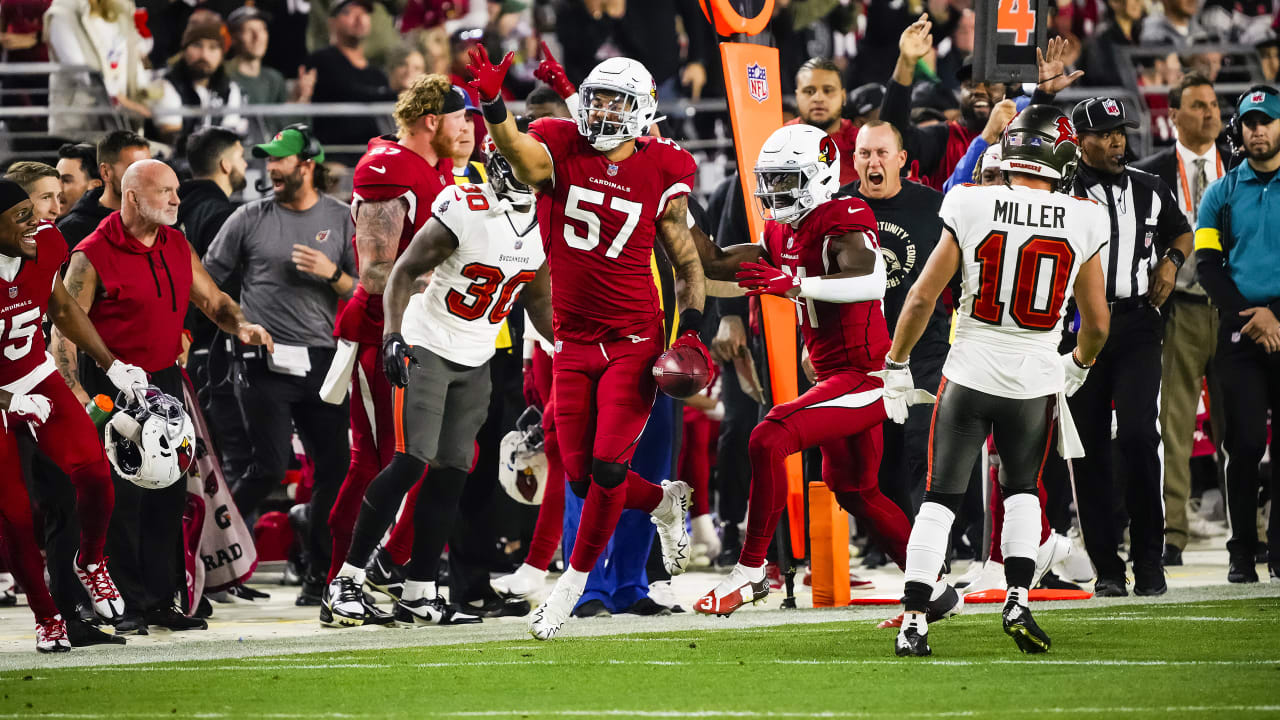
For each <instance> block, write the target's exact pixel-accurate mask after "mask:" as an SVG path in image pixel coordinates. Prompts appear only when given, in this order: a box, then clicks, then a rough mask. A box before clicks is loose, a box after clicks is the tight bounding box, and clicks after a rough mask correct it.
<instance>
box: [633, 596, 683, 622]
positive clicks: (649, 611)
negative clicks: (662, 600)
mask: <svg viewBox="0 0 1280 720" xmlns="http://www.w3.org/2000/svg"><path fill="white" fill-rule="evenodd" d="M623 612H624V613H627V614H628V615H657V616H663V617H665V616H667V615H670V614H671V608H669V607H667V606H666V605H661V604H659V603H658V601H657V600H654V599H653V598H651V597H649V596H648V595H645V596H644V597H642V598H640V599H639V600H637V601H635V602H633V603H631V607H629V608H627V609H626V610H623Z"/></svg>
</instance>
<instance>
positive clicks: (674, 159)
mask: <svg viewBox="0 0 1280 720" xmlns="http://www.w3.org/2000/svg"><path fill="white" fill-rule="evenodd" d="M650 144H651V146H652V147H653V148H654V150H655V151H657V152H658V153H659V157H661V158H662V159H661V161H660V167H662V169H663V171H664V185H665V187H663V188H662V199H661V200H659V201H658V216H659V217H661V216H662V214H663V213H665V212H666V211H667V203H668V202H670V201H671V199H672V198H677V197H680V196H681V195H688V194H690V193H692V192H693V183H694V179H695V177H696V176H697V174H698V163H697V162H695V161H694V159H693V156H692V155H690V154H689V151H688V150H685V149H684V148H682V147H680V146H679V145H677V144H676V143H675V142H673V141H671V140H668V139H666V138H653V139H652V140H651V143H650Z"/></svg>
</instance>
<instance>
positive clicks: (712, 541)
mask: <svg viewBox="0 0 1280 720" xmlns="http://www.w3.org/2000/svg"><path fill="white" fill-rule="evenodd" d="M689 524H690V525H692V526H693V564H694V565H697V566H698V567H710V566H711V565H712V564H714V563H715V561H716V558H718V557H720V536H719V535H718V534H716V524H715V522H714V521H713V520H712V519H711V515H709V514H708V515H699V516H697V517H695V518H694V519H693V520H692V521H691V522H690V523H689Z"/></svg>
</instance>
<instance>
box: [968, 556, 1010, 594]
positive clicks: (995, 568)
mask: <svg viewBox="0 0 1280 720" xmlns="http://www.w3.org/2000/svg"><path fill="white" fill-rule="evenodd" d="M1004 587H1005V585H1004V563H1002V562H996V561H995V560H987V561H986V562H984V563H982V572H981V573H979V574H978V579H977V580H974V581H973V582H971V583H969V584H968V585H966V586H965V588H964V594H965V595H968V594H969V593H975V592H982V591H983V590H1004Z"/></svg>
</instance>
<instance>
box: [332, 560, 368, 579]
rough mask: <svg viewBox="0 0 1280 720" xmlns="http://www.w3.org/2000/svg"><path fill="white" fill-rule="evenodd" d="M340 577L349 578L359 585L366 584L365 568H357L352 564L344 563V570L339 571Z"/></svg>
mask: <svg viewBox="0 0 1280 720" xmlns="http://www.w3.org/2000/svg"><path fill="white" fill-rule="evenodd" d="M338 577H349V578H353V579H355V581H356V584H357V585H363V584H364V568H362V567H356V566H355V565H352V564H351V563H348V562H344V563H342V569H341V570H339V571H338Z"/></svg>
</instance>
